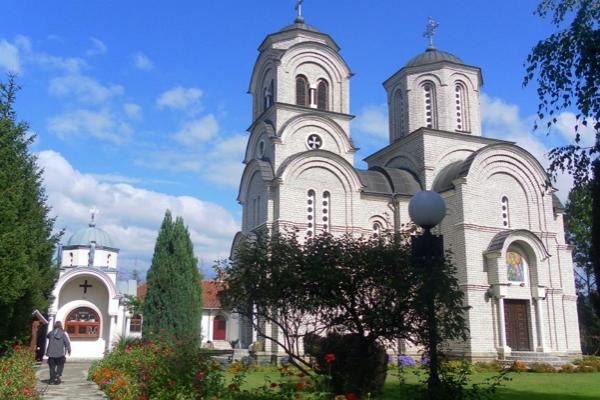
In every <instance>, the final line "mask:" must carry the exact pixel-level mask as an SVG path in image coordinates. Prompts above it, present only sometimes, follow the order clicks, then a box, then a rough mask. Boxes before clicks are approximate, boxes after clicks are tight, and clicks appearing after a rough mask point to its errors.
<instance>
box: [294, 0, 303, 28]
mask: <svg viewBox="0 0 600 400" xmlns="http://www.w3.org/2000/svg"><path fill="white" fill-rule="evenodd" d="M302 3H304V0H296V5H295V6H294V9H295V10H296V19H295V20H294V22H295V23H297V24H302V23H304V17H303V16H302Z"/></svg>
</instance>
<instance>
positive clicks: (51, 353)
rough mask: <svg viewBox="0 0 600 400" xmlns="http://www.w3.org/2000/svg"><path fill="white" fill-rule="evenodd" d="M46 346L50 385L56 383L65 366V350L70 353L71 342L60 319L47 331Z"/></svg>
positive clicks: (58, 381)
mask: <svg viewBox="0 0 600 400" xmlns="http://www.w3.org/2000/svg"><path fill="white" fill-rule="evenodd" d="M47 338H48V347H47V348H46V355H47V356H48V366H49V367H50V381H49V383H50V384H51V385H58V384H59V383H60V382H61V380H60V377H61V376H62V373H63V368H64V367H65V352H66V353H67V354H69V355H71V342H70V341H69V336H68V335H67V333H66V332H65V331H63V328H62V324H61V323H60V321H56V322H55V323H54V329H53V330H52V332H50V333H48V335H47Z"/></svg>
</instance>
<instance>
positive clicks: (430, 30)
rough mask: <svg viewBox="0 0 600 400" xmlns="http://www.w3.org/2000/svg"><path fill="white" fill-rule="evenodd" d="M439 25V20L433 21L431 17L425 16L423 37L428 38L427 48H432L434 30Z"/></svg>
mask: <svg viewBox="0 0 600 400" xmlns="http://www.w3.org/2000/svg"><path fill="white" fill-rule="evenodd" d="M438 26H440V24H439V22H437V21H435V20H434V19H433V18H431V17H427V25H425V32H423V37H426V38H428V39H429V46H428V48H429V49H433V48H434V47H433V35H434V34H435V30H436V29H437V27H438Z"/></svg>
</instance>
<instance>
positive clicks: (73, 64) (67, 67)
mask: <svg viewBox="0 0 600 400" xmlns="http://www.w3.org/2000/svg"><path fill="white" fill-rule="evenodd" d="M14 42H15V46H17V47H18V48H19V54H20V55H21V57H22V60H23V63H25V62H27V63H31V64H35V65H39V66H41V67H43V68H49V69H57V70H60V71H63V72H66V73H68V74H77V73H80V72H81V70H83V69H84V68H85V67H87V63H86V62H85V60H83V59H81V58H79V57H59V56H54V55H50V54H46V53H42V52H38V51H34V50H33V45H32V44H31V39H29V38H28V37H27V36H23V35H17V36H16V37H15V41H14Z"/></svg>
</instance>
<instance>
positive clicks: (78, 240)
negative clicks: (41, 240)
mask: <svg viewBox="0 0 600 400" xmlns="http://www.w3.org/2000/svg"><path fill="white" fill-rule="evenodd" d="M91 242H96V246H102V247H111V248H115V244H114V242H113V241H112V239H111V237H110V236H109V235H108V233H106V232H105V231H103V230H102V229H100V228H96V225H94V224H90V225H89V226H88V227H87V228H83V229H80V230H78V231H77V232H75V233H74V234H73V235H72V236H71V237H70V238H69V241H68V242H67V246H89V245H90V243H91Z"/></svg>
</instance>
